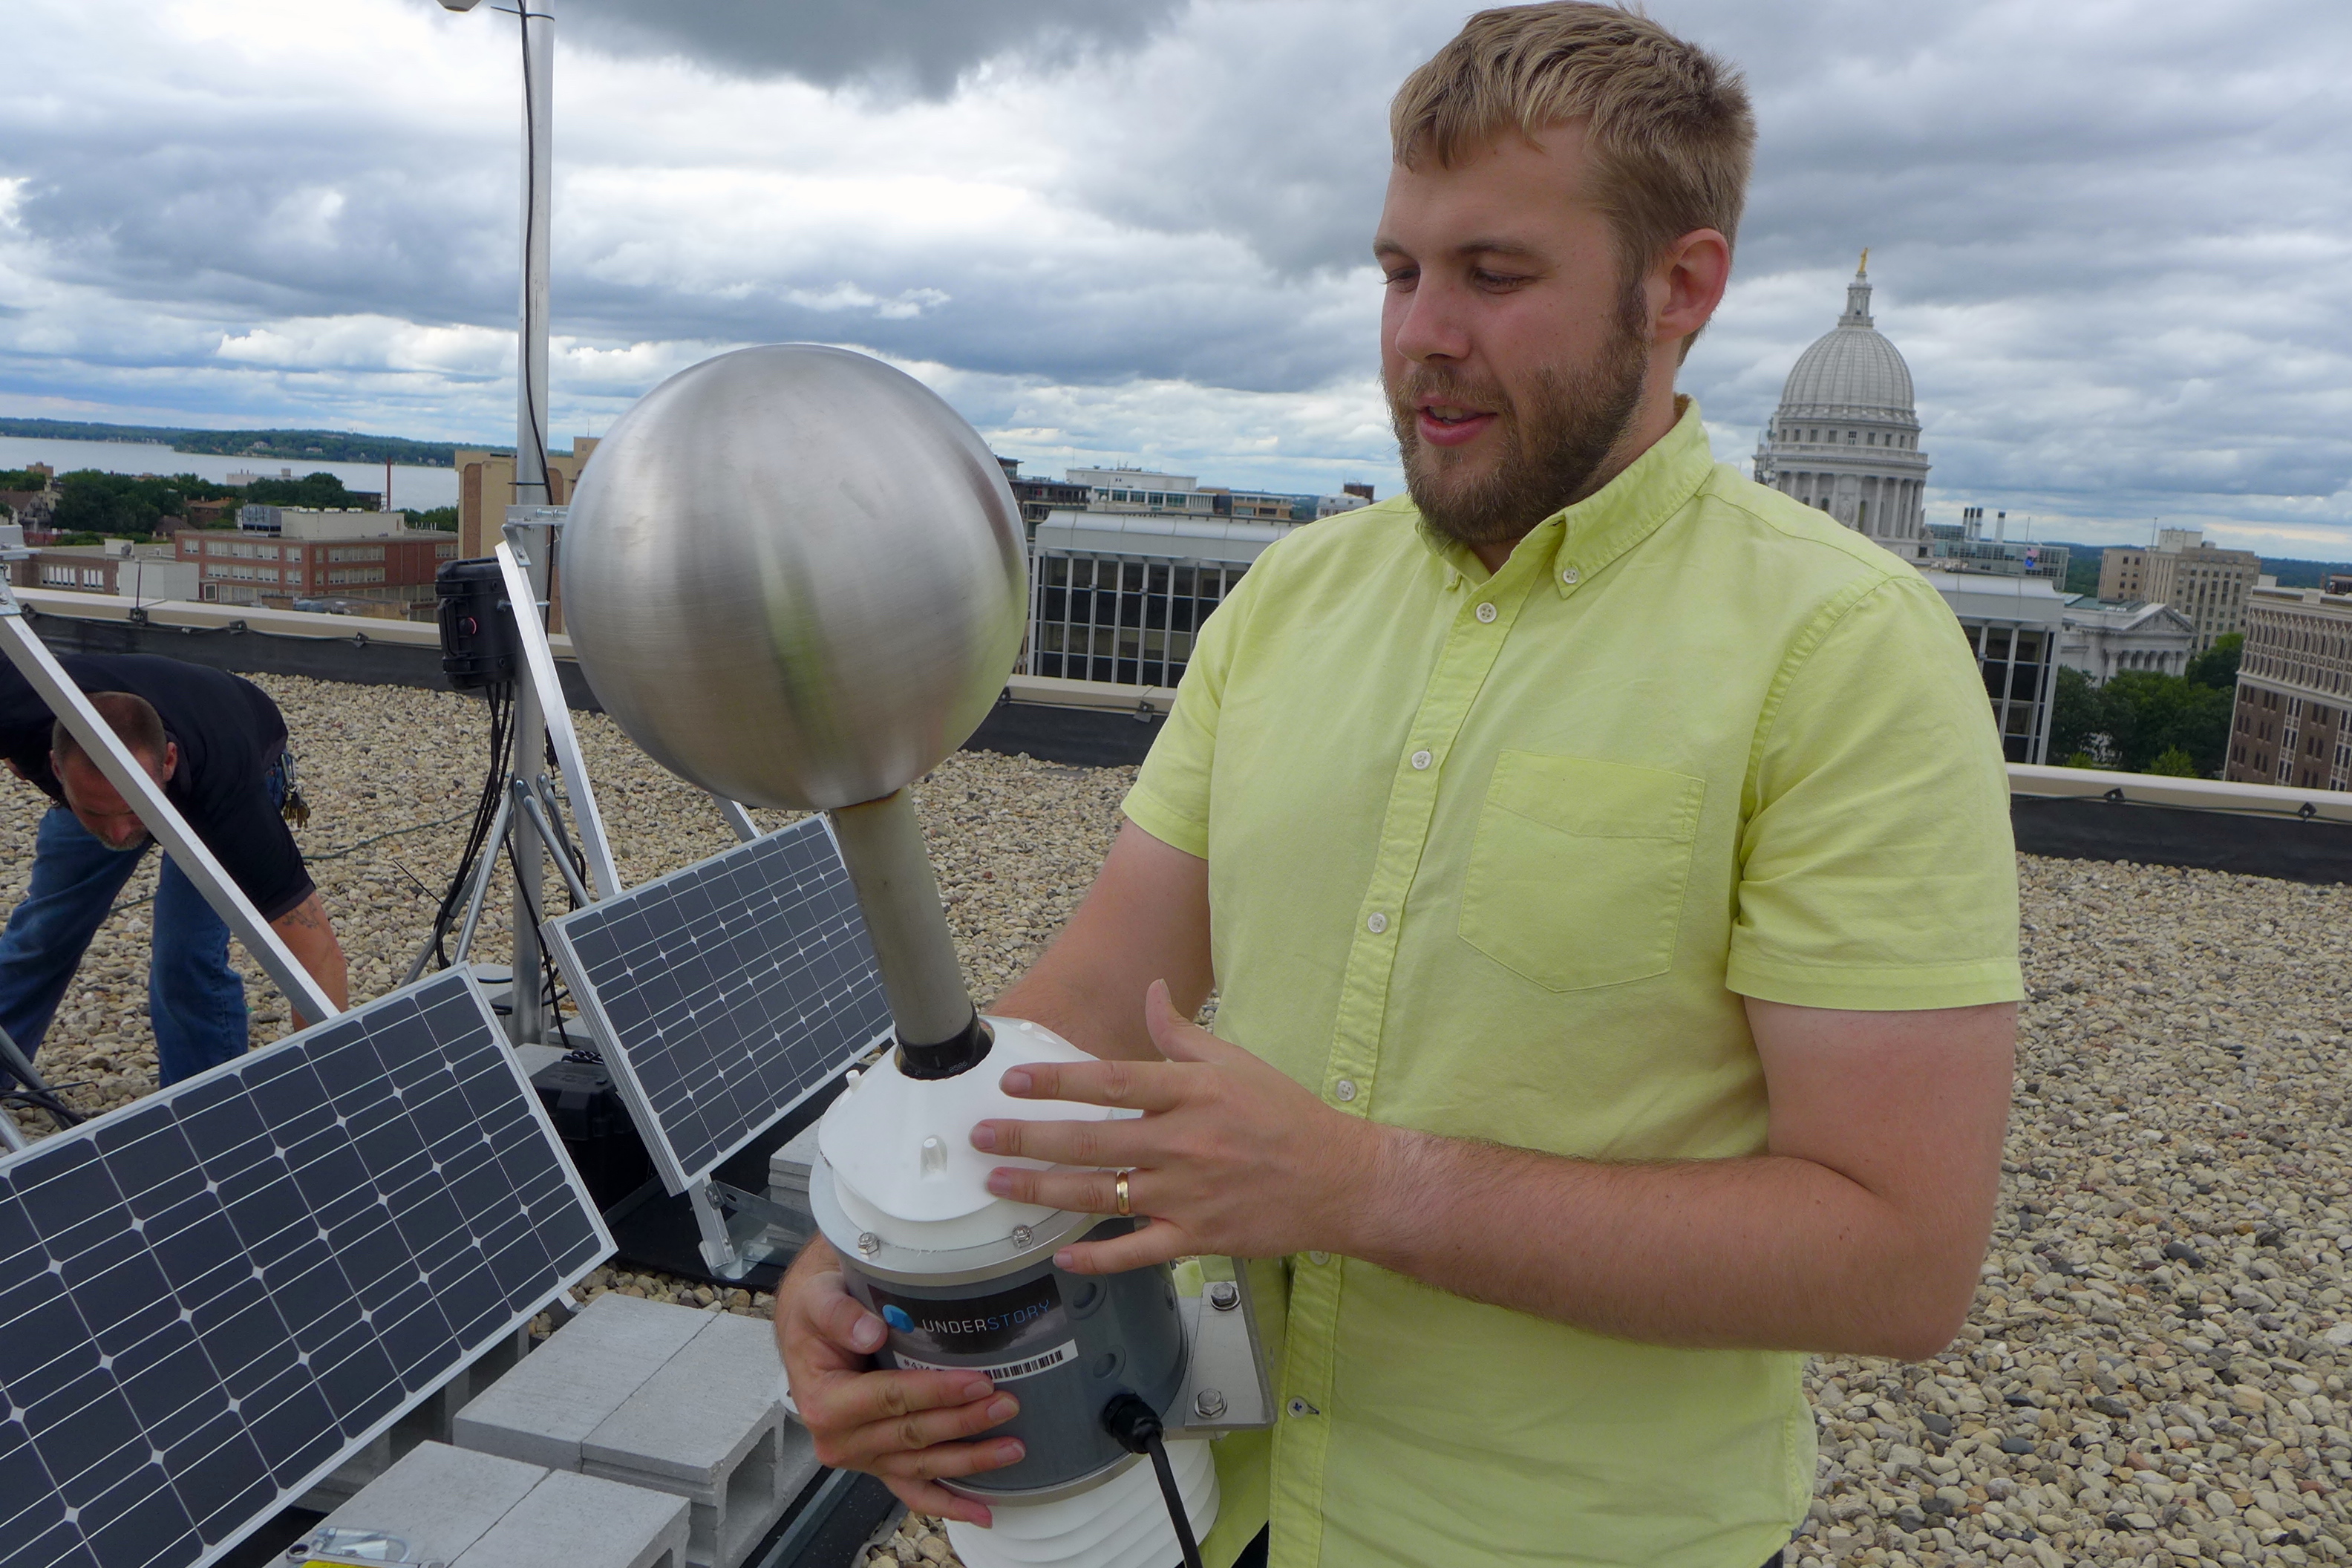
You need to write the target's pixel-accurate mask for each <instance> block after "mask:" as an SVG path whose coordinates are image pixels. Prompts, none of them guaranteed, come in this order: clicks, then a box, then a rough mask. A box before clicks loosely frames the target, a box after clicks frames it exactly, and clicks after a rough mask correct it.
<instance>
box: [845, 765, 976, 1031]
mask: <svg viewBox="0 0 2352 1568" xmlns="http://www.w3.org/2000/svg"><path fill="white" fill-rule="evenodd" d="M830 815H831V816H832V818H833V836H834V839H835V842H836V843H838V844H839V845H840V846H841V860H842V864H843V865H845V866H846V867H847V868H849V880H850V883H851V885H852V886H854V887H855V888H856V889H857V906H858V908H859V909H860V910H863V911H864V912H865V915H866V936H867V937H868V938H870V939H871V940H872V942H873V943H874V966H875V967H876V968H877V969H878V970H879V971H881V974H882V994H883V995H884V996H885V997H886V998H887V1000H888V1002H889V1004H890V1021H891V1022H892V1023H893V1024H895V1025H897V1026H898V1038H899V1039H900V1040H901V1041H905V1042H909V1043H912V1044H915V1045H933V1044H936V1043H937V1042H939V1041H941V1040H950V1039H953V1038H955V1037H957V1036H958V1035H960V1034H961V1033H962V1032H963V1030H964V1028H965V1026H968V1025H969V1024H970V1023H971V994H969V993H968V992H967V991H965V989H964V984H963V971H962V969H961V966H959V965H958V964H957V963H956V953H955V938H954V937H953V936H952V935H951V934H950V932H949V931H948V917H947V911H946V910H945V909H944V908H943V907H942V906H941V904H940V883H939V878H938V877H937V876H936V875H935V874H934V873H933V872H932V870H931V860H930V857H929V856H928V855H926V854H925V853H924V852H923V827H922V824H921V823H919V822H918V821H917V820H916V819H915V803H914V801H913V800H912V799H911V798H910V797H909V796H908V794H907V792H906V791H905V790H903V789H902V790H898V791H897V792H895V793H894V794H891V795H886V796H884V797H883V798H882V799H880V800H871V801H867V802H866V803H865V804H864V805H852V806H844V807H842V808H841V809H839V810H837V811H835V812H833V813H831V814H830Z"/></svg>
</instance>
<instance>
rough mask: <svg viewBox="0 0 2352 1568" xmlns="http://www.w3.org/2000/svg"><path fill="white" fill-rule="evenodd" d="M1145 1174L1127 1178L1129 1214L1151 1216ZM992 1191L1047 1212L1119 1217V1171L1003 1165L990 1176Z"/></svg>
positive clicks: (1002, 1196)
mask: <svg viewBox="0 0 2352 1568" xmlns="http://www.w3.org/2000/svg"><path fill="white" fill-rule="evenodd" d="M1144 1180H1145V1176H1144V1174H1143V1173H1139V1172H1135V1171H1129V1173H1128V1177H1127V1206H1128V1212H1129V1214H1136V1215H1140V1214H1150V1212H1151V1211H1150V1209H1148V1208H1146V1207H1144V1206H1143V1205H1144V1204H1145V1202H1146V1201H1147V1200H1146V1199H1145V1198H1144V1197H1143V1196H1142V1195H1141V1194H1139V1192H1138V1190H1137V1189H1138V1185H1139V1184H1141V1183H1143V1182H1144ZM988 1190H989V1192H990V1193H992V1194H994V1195H995V1196H997V1197H1000V1198H1011V1199H1012V1200H1013V1202H1014V1203H1021V1204H1035V1205H1039V1206H1040V1207H1043V1208H1049V1209H1064V1210H1066V1211H1068V1212H1069V1213H1071V1214H1108V1215H1115V1214H1117V1213H1118V1172H1117V1171H1065V1170H1053V1171H1032V1170H1029V1169H1027V1168H1026V1167H1024V1166H1021V1165H999V1166H997V1167H996V1169H994V1170H992V1171H991V1172H989V1173H988Z"/></svg>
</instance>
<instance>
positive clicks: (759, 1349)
mask: <svg viewBox="0 0 2352 1568" xmlns="http://www.w3.org/2000/svg"><path fill="white" fill-rule="evenodd" d="M781 1373H782V1363H780V1362H779V1360H778V1359H777V1355H776V1342H775V1335H774V1332H773V1331H772V1328H771V1327H770V1325H769V1324H767V1323H766V1322H764V1321H761V1320H758V1319H754V1318H741V1317H736V1316H734V1315H732V1314H730V1313H724V1312H715V1313H710V1314H707V1317H706V1321H705V1324H704V1326H703V1329H702V1331H701V1332H700V1333H698V1334H697V1335H696V1336H695V1337H694V1339H693V1341H692V1342H690V1343H688V1345H686V1346H685V1347H684V1348H683V1349H681V1350H680V1351H679V1352H677V1354H676V1355H674V1356H672V1357H671V1358H670V1359H669V1360H668V1361H667V1363H664V1364H663V1366H662V1368H661V1370H660V1371H658V1372H656V1373H654V1374H653V1375H652V1376H651V1377H649V1378H647V1379H646V1381H645V1382H644V1383H643V1384H640V1385H639V1386H638V1388H637V1389H636V1390H635V1392H634V1393H633V1394H630V1395H629V1397H628V1398H627V1399H626V1400H625V1401H624V1402H623V1403H622V1405H621V1406H620V1408H619V1409H617V1410H615V1411H614V1413H613V1414H612V1415H610V1416H608V1417H607V1418H606V1419H605V1420H604V1421H603V1422H602V1423H600V1424H599V1425H598V1426H597V1427H596V1429H595V1430H594V1431H593V1433H591V1434H590V1435H589V1436H588V1437H587V1439H586V1440H585V1441H584V1442H583V1444H582V1446H581V1455H582V1461H583V1463H582V1468H583V1470H584V1471H585V1472H586V1473H587V1474H589V1475H592V1476H601V1477H604V1478H607V1479H613V1480H618V1481H625V1482H628V1483H629V1484H631V1485H634V1486H641V1487H653V1488H657V1489H661V1490H665V1491H672V1492H676V1493H677V1494H678V1495H679V1496H681V1497H684V1498H686V1499H687V1500H688V1501H689V1502H690V1503H691V1504H692V1505H693V1509H692V1513H691V1516H690V1519H689V1523H688V1540H687V1561H688V1563H690V1564H693V1565H694V1568H735V1565H736V1564H738V1563H740V1562H741V1561H742V1560H743V1558H744V1556H745V1555H746V1554H747V1553H748V1552H750V1551H751V1548H752V1547H753V1546H754V1545H756V1544H757V1543H758V1542H759V1540H760V1538H761V1536H762V1535H764V1534H765V1533H766V1532H767V1531H768V1530H769V1529H770V1527H772V1525H773V1524H774V1523H775V1522H776V1521H777V1520H778V1519H780V1518H781V1517H782V1514H783V1511H784V1510H785V1508H786V1507H787V1506H789V1505H790V1504H791V1502H792V1500H793V1499H794V1498H795V1497H797V1496H798V1495H799V1494H800V1491H801V1489H802V1488H803V1486H804V1485H806V1484H807V1482H808V1480H809V1479H810V1478H811V1477H812V1476H814V1474H815V1473H816V1469H817V1463H816V1453H815V1445H814V1442H813V1440H812V1439H811V1438H810V1437H809V1435H808V1433H807V1432H806V1431H805V1430H804V1429H803V1427H802V1426H801V1425H800V1424H799V1423H798V1422H796V1421H793V1420H792V1419H791V1418H790V1417H789V1416H787V1415H785V1414H784V1411H783V1408H782V1405H780V1404H778V1402H777V1399H776V1386H777V1380H778V1377H779V1375H780V1374H781Z"/></svg>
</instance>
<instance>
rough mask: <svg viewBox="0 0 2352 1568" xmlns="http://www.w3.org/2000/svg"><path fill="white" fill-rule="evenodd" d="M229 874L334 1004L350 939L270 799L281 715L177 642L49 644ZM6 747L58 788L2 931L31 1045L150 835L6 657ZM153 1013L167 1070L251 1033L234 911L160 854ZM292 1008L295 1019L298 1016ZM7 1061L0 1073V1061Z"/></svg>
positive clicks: (191, 1067) (49, 790)
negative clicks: (235, 947)
mask: <svg viewBox="0 0 2352 1568" xmlns="http://www.w3.org/2000/svg"><path fill="white" fill-rule="evenodd" d="M59 662H60V663H61V664H63V665H64V667H65V669H66V673H67V675H68V676H69V677H70V678H71V679H72V680H73V681H74V683H75V684H76V685H77V686H79V687H80V688H81V689H83V690H84V691H85V692H88V693H89V696H90V701H91V703H92V705H93V706H94V707H96V708H97V709H98V711H99V714H100V717H101V718H103V719H104V720H105V721H106V722H107V724H108V725H109V726H110V727H111V728H112V730H113V731H114V732H115V733H116V734H117V735H119V736H121V738H122V741H123V742H124V743H125V744H126V745H128V746H129V747H130V748H131V753H132V755H134V756H136V757H137V758H138V759H139V761H140V763H141V764H142V765H143V766H144V767H145V768H146V770H147V773H148V776H149V777H151V778H152V779H153V780H154V781H155V782H156V783H157V784H161V785H163V794H164V797H165V798H166V799H168V800H169V801H170V802H171V803H172V804H173V806H175V807H177V808H178V810H179V812H180V815H181V816H184V818H186V819H187V823H188V826H189V827H190V828H191V829H192V830H193V831H194V834H195V836H196V837H197V839H198V840H199V841H200V842H202V843H203V844H204V846H205V848H207V849H209V850H211V851H212V852H213V855H214V857H215V858H216V859H218V860H219V861H220V863H221V865H222V867H223V868H225V869H226V871H227V872H228V875H229V878H230V879H231V880H233V881H234V882H236V885H237V886H238V887H239V888H240V889H244V892H245V895H246V897H247V898H248V899H250V900H253V903H254V906H255V907H256V908H257V909H258V910H260V912H261V915H262V918H263V919H265V920H267V921H269V923H270V925H271V926H272V927H274V928H275V929H276V930H277V931H278V935H279V936H281V937H283V938H284V939H285V941H286V945H287V946H288V947H289V948H291V949H292V950H293V952H294V956H295V957H296V958H297V959H299V960H300V961H301V963H302V967H303V968H305V969H307V970H309V971H310V973H311V975H312V976H313V977H314V978H316V979H317V981H318V982H319V984H320V988H321V989H323V990H324V991H325V992H326V993H327V994H328V996H329V997H330V998H331V999H332V1000H333V1001H334V1002H335V1004H336V1005H338V1006H340V1005H343V1003H344V1001H345V998H346V989H345V986H346V979H345V972H344V963H343V952H342V949H341V946H339V945H338V944H337V942H336V941H335V931H334V927H333V926H332V925H331V924H330V923H329V921H328V920H327V911H326V909H325V907H324V906H323V905H321V904H320V901H319V893H318V889H317V887H316V886H315V885H314V884H313V883H312V882H311V880H310V873H309V871H308V870H306V869H305V868H304V867H303V864H302V852H301V850H300V849H299V848H297V847H295V843H294V835H293V834H292V832H290V831H289V829H288V827H287V825H286V819H285V817H284V816H282V815H281V812H280V807H281V806H282V805H283V804H284V801H285V798H286V792H287V787H288V783H289V775H290V766H291V764H290V763H289V758H288V753H287V749H286V721H285V719H284V717H283V716H282V715H280V714H279V712H278V705H277V704H276V703H274V702H272V701H271V700H269V698H268V695H266V694H265V693H264V692H263V691H262V690H261V689H260V688H259V687H257V686H255V685H254V684H253V683H252V682H251V681H247V680H240V679H237V678H236V676H233V675H226V674H223V673H222V672H221V671H219V670H215V669H206V668H203V667H202V666H200V665H193V664H183V663H181V662H180V661H179V660H177V659H169V658H148V657H145V656H141V655H120V656H113V655H68V656H66V657H65V658H61V659H60V660H59ZM0 757H5V760H6V762H7V763H8V768H9V771H10V772H12V773H15V774H16V776H17V777H19V778H21V779H24V780H25V781H26V782H27V783H29V784H32V785H33V786H34V787H36V788H37V789H38V790H40V791H41V792H42V793H43V794H45V795H47V796H48V797H49V798H50V800H52V801H53V802H55V803H56V804H55V805H53V806H51V808H50V809H49V811H48V812H47V814H46V815H44V816H42V818H41V826H40V831H39V834H38V836H37V838H36V840H35V846H34V853H33V877H32V887H31V889H29V890H28V891H27V892H26V896H25V900H24V901H23V902H22V903H20V904H18V905H17V906H16V910H14V911H13V912H12V913H11V914H10V915H9V917H8V924H7V929H6V930H5V932H0V1028H5V1029H6V1030H7V1032H8V1034H9V1035H10V1036H11V1037H13V1038H14V1039H15V1040H16V1043H17V1045H18V1046H20V1047H23V1049H24V1050H25V1051H26V1054H27V1055H30V1054H32V1053H33V1052H35V1051H37V1049H38V1048H39V1047H40V1043H41V1037H43V1036H44V1035H45V1034H47V1032H48V1027H49V1020H50V1018H51V1017H52V1016H55V1014H56V1013H57V1010H58V1003H59V1002H60V1001H61V1000H63V999H64V996H65V993H66V987H67V985H68V984H70V983H71V981H72V979H73V976H74V972H75V971H76V970H77V969H78V968H79V967H80V964H81V957H82V953H83V952H84V951H85V950H87V949H88V948H89V940H90V938H91V937H92V936H93V935H95V934H96V933H97V931H98V928H99V926H100V923H101V922H103V921H105V919H106V917H107V914H108V912H109V911H110V910H112V909H113V907H114V900H115V898H116V896H117V895H118V894H119V893H121V890H122V886H123V884H124V883H125V882H127V881H129V880H130V879H131V872H132V871H134V870H135V869H137V868H138V865H139V861H140V858H141V857H142V855H143V853H144V852H145V850H146V848H147V845H148V842H149V834H148V831H147V826H146V825H145V824H144V823H142V822H141V821H140V820H139V817H138V815H137V814H136V813H135V812H133V811H132V810H131V805H130V803H129V802H128V801H126V800H124V799H123V798H122V796H121V794H120V793H119V792H117V791H116V789H115V787H114V786H113V784H110V783H109V782H108V781H107V778H106V775H105V774H104V773H101V772H100V771H99V767H98V764H97V763H95V762H93V761H92V760H91V759H90V758H89V756H88V755H87V754H86V753H85V752H83V751H82V749H81V746H80V745H79V742H76V741H75V740H74V738H73V736H72V734H71V733H70V732H69V731H68V730H67V729H66V727H65V726H64V725H63V724H60V723H58V722H57V721H56V719H55V717H54V715H52V714H51V713H50V711H49V710H48V707H47V704H45V703H44V702H43V701H42V700H41V698H40V694H39V693H38V692H37V691H35V690H34V689H33V688H32V686H31V685H30V684H29V683H28V682H26V679H25V678H24V677H23V676H22V675H20V674H18V673H17V672H16V669H15V668H14V667H12V666H9V665H5V664H0ZM153 931H154V935H153V942H152V953H151V956H150V959H149V963H148V969H147V1009H148V1017H149V1020H150V1022H151V1023H152V1026H153V1028H154V1032H155V1059H156V1067H157V1069H158V1075H159V1077H160V1078H161V1079H162V1081H163V1082H164V1083H175V1082H177V1081H179V1080H180V1079H184V1078H187V1077H189V1076H191V1075H192V1074H194V1073H199V1072H202V1071H203V1070H204V1069H205V1068H209V1067H213V1066H215V1065H216V1064H218V1063H221V1062H225V1061H227V1060H228V1059H229V1058H232V1057H235V1056H236V1055H237V1054H238V1053H240V1052H242V1051H243V1050H244V1049H245V1047H246V1039H247V1016H246V1005H245V984H244V982H243V981H242V980H241V979H239V978H238V976H237V974H236V971H234V970H232V969H231V968H230V967H229V963H228V938H229V931H228V926H227V925H226V922H224V921H222V920H221V918H220V916H219V915H218V914H216V913H215V912H214V910H213V907H212V905H211V904H209V903H207V902H206V901H205V897H204V895H203V894H202V893H200V892H198V891H197V890H196V886H195V884H194V882H192V881H190V880H189V879H188V878H187V876H186V874H185V873H184V872H183V871H182V870H181V869H180V868H179V867H178V866H176V865H174V864H173V862H172V860H171V858H170V857H168V856H166V857H165V858H164V860H163V871H162V874H161V875H160V876H159V877H158V878H157V879H156V884H155V914H154V925H153ZM306 1021H307V1020H304V1019H303V1018H302V1017H301V1016H299V1014H298V1015H297V1016H296V1018H295V1025H296V1026H297V1027H298V1028H299V1027H300V1026H301V1025H302V1024H303V1023H304V1022H306ZM0 1076H5V1075H0Z"/></svg>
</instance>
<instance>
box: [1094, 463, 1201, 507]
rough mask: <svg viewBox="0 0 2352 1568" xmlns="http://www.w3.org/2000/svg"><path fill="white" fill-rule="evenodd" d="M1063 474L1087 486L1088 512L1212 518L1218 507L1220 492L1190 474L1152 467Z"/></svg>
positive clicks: (1102, 469)
mask: <svg viewBox="0 0 2352 1568" xmlns="http://www.w3.org/2000/svg"><path fill="white" fill-rule="evenodd" d="M1063 477H1064V478H1065V479H1066V480H1067V481H1068V482H1069V483H1071V484H1073V485H1084V486H1085V487H1086V488H1087V500H1086V507H1085V510H1087V511H1124V512H1136V511H1142V512H1181V513H1183V514H1185V515H1187V516H1192V517H1210V516H1213V515H1215V513H1216V510H1217V506H1216V499H1215V498H1216V496H1217V494H1219V493H1220V492H1217V491H1213V490H1204V489H1202V488H1201V484H1200V481H1199V480H1198V479H1195V478H1193V477H1192V475H1190V474H1163V473H1159V472H1156V471H1154V470H1152V469H1150V468H1071V469H1068V470H1066V473H1065V474H1064V476H1063Z"/></svg>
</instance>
